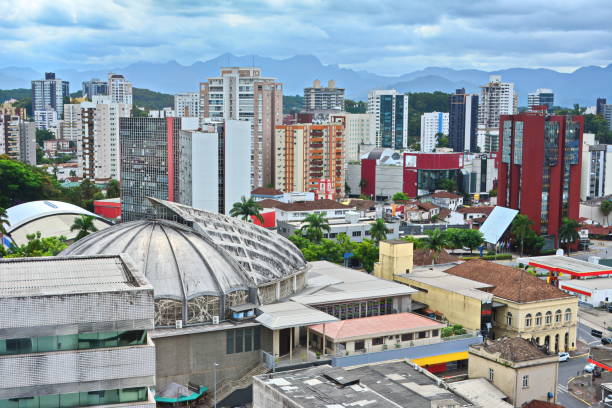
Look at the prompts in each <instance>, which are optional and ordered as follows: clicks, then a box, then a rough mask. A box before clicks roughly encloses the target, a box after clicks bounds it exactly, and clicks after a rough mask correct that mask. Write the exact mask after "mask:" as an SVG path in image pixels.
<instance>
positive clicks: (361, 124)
mask: <svg viewBox="0 0 612 408" xmlns="http://www.w3.org/2000/svg"><path fill="white" fill-rule="evenodd" d="M330 122H340V123H343V124H344V162H345V163H348V162H351V161H358V160H359V156H360V152H359V147H360V146H361V145H374V144H375V143H376V134H375V131H374V115H372V114H370V113H339V114H337V115H332V116H331V117H330Z"/></svg>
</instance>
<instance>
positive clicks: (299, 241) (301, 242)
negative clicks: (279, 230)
mask: <svg viewBox="0 0 612 408" xmlns="http://www.w3.org/2000/svg"><path fill="white" fill-rule="evenodd" d="M287 238H288V239H289V241H291V242H293V245H295V246H296V247H298V249H300V250H303V249H304V248H307V247H308V245H309V244H310V243H311V242H310V241H309V240H308V238H306V237H304V236H303V235H302V234H301V233H298V231H294V232H293V234H291V235H289V236H288V237H287Z"/></svg>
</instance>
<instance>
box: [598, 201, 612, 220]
mask: <svg viewBox="0 0 612 408" xmlns="http://www.w3.org/2000/svg"><path fill="white" fill-rule="evenodd" d="M599 211H601V213H602V214H603V215H604V217H606V224H607V225H609V224H610V223H609V222H608V215H609V214H610V212H611V211H612V202H610V200H603V201H602V202H601V204H599Z"/></svg>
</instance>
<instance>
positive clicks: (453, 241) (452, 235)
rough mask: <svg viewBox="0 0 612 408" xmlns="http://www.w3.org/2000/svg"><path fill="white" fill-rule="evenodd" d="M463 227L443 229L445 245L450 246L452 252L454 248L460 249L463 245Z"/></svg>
mask: <svg viewBox="0 0 612 408" xmlns="http://www.w3.org/2000/svg"><path fill="white" fill-rule="evenodd" d="M463 231H465V230H463V229H460V228H448V229H447V230H446V231H444V233H443V234H444V240H445V241H446V247H447V248H451V249H452V252H453V253H454V252H455V249H461V248H463V247H464V246H466V245H464V243H463Z"/></svg>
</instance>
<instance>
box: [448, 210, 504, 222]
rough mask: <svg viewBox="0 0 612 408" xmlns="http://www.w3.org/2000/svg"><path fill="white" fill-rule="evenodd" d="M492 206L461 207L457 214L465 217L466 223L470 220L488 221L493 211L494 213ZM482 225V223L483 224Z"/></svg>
mask: <svg viewBox="0 0 612 408" xmlns="http://www.w3.org/2000/svg"><path fill="white" fill-rule="evenodd" d="M493 208H495V207H492V206H478V207H459V208H457V212H458V213H460V214H462V215H463V219H464V220H465V221H469V220H477V219H483V220H482V221H484V219H486V218H487V217H488V216H489V214H491V211H493ZM481 224H482V222H481Z"/></svg>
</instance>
